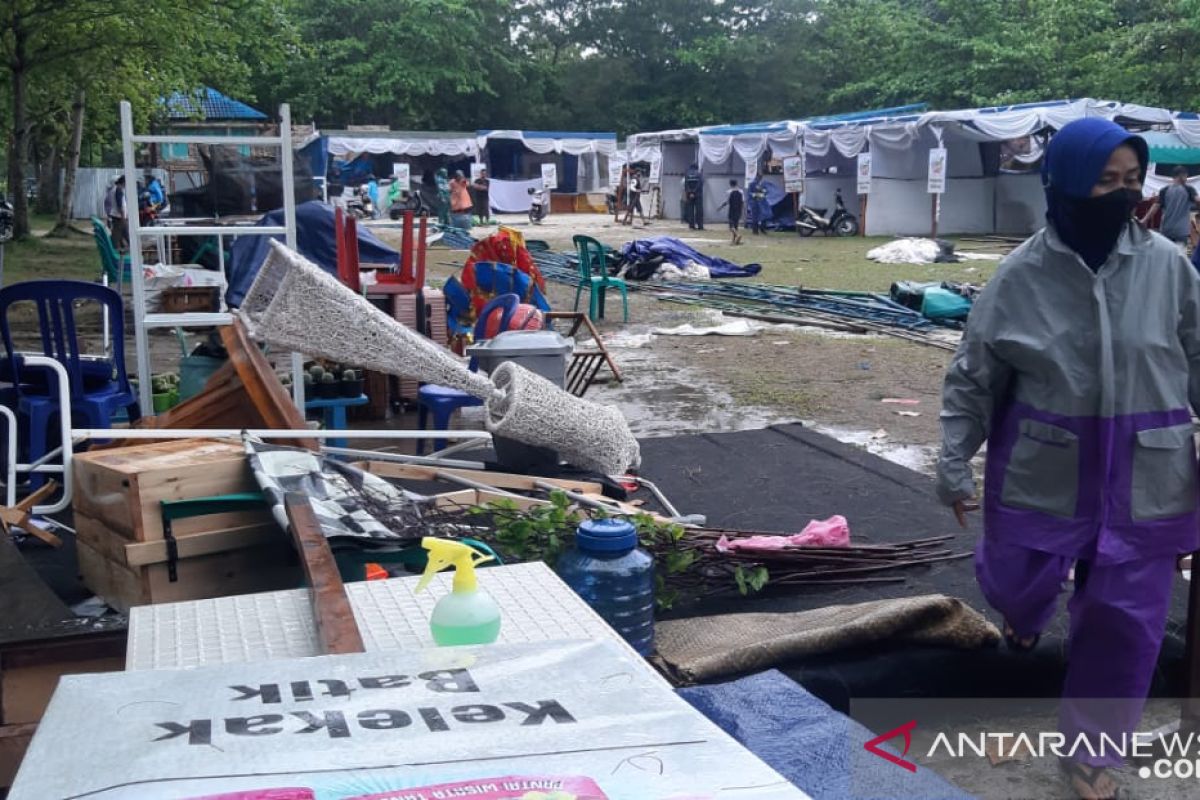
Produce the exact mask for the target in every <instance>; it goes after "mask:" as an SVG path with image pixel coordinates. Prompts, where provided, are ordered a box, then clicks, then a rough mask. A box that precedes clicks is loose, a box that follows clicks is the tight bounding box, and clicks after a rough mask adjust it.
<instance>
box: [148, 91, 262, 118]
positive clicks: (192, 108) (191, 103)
mask: <svg viewBox="0 0 1200 800" xmlns="http://www.w3.org/2000/svg"><path fill="white" fill-rule="evenodd" d="M197 99H199V107H197V102H196V101H197ZM163 103H164V104H165V105H166V107H167V115H168V116H169V117H170V118H171V119H196V118H200V119H205V120H223V119H238V120H266V119H267V115H266V114H264V113H262V112H261V111H259V110H258V109H256V108H251V107H250V106H248V105H246V104H245V103H243V102H242V101H241V100H234V99H233V98H232V97H227V96H225V95H223V94H221V93H220V92H218V91H217V90H216V89H213V88H212V87H211V86H205V87H203V88H202V89H199V90H197V91H195V92H186V93H185V92H175V93H174V94H172V95H171V96H170V97H167V98H164V99H163Z"/></svg>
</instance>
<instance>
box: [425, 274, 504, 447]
mask: <svg viewBox="0 0 1200 800" xmlns="http://www.w3.org/2000/svg"><path fill="white" fill-rule="evenodd" d="M520 303H521V298H520V297H519V296H517V295H515V294H502V295H498V296H496V297H493V298H492V299H491V300H490V301H488V304H487V305H486V306H484V307H483V310H482V311H480V312H479V319H477V320H475V341H477V342H481V341H483V340H484V339H486V338H487V321H488V318H489V317H491V316H492V313H493V312H494V311H496V309H501V312H500V327H499V328H498V329H497V330H501V331H503V330H508V321H509V320H510V319H512V315H513V313H514V312H515V311H516V310H517V306H518V305H519V304H520ZM476 367H477V365H476V364H475V359H474V358H472V359H471V363H470V364H469V365H468V368H469V369H470V370H471V371H472V372H474V371H475V369H476ZM481 405H483V401H482V400H480V399H479V398H478V397H475V396H474V395H470V394H467V393H466V392H464V391H462V390H461V389H455V388H454V387H452V386H439V385H438V384H436V383H426V384H424V385H423V386H421V388H420V389H418V390H417V427H418V428H420V429H421V430H425V425H426V423H427V422H428V421H429V412H431V411H432V412H433V426H434V430H439V431H444V430H449V425H450V416H451V415H452V414H453V413H454V412H455V411H457V410H458V409H460V408H469V407H471V406H481ZM445 446H446V440H445V439H434V440H433V449H434V450H435V451H437V450H441V449H442V448H444V447H445ZM424 452H425V440H424V439H418V440H417V455H421V454H422V453H424Z"/></svg>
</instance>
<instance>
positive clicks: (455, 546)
mask: <svg viewBox="0 0 1200 800" xmlns="http://www.w3.org/2000/svg"><path fill="white" fill-rule="evenodd" d="M421 547H424V548H425V549H426V550H428V551H429V564H428V566H426V567H425V574H424V575H422V576H421V581H420V583H418V584H417V591H418V592H420V591H423V590H424V589H425V587H427V586H428V585H429V582H430V581H431V580H433V576H434V575H435V574H436V573H438V572H440V571H442V570H443V569H445V568H446V567H450V566H453V567H454V585H453V588H452V590H451V592H450V594H448V595H446V596H445V597H443V598H442V599H441V600H438V602H437V605H436V606H434V607H433V616H432V617H430V618H429V629H430V631H431V632H432V633H433V640H434V641H435V642H437V643H438V644H439V645H442V646H443V647H444V646H448V645H457V644H490V643H492V642H494V641H496V637H497V636H499V635H500V607H499V606H497V605H496V601H495V600H493V599H492V598H491V597H489V596H488V595H487V594H486V593H484V592H482V591H480V590H479V585H478V583H477V582H476V580H475V567H476V566H477V565H479V564H482V563H483V562H485V561H491V560H492V556H489V555H485V554H484V553H480V552H478V551H477V550H475V549H473V548H472V547H470V546H469V545H465V544H463V543H462V542H454V541H451V540H449V539H437V538H434V537H432V536H426V537H425V538H423V539H421Z"/></svg>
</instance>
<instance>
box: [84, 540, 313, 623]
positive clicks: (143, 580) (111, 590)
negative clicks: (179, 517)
mask: <svg viewBox="0 0 1200 800" xmlns="http://www.w3.org/2000/svg"><path fill="white" fill-rule="evenodd" d="M75 523H76V525H77V526H78V527H79V529H80V530H85V529H88V530H91V531H93V532H94V531H95V530H97V529H99V530H103V526H102V525H100V524H99V523H97V522H95V521H94V520H89V519H88V518H87V517H81V516H76V518H75ZM271 534H272V535H273V536H274V537H275V538H276V539H277V541H273V542H268V543H266V544H254V545H252V546H249V547H246V546H240V545H239V546H237V547H236V549H231V550H224V551H218V552H212V553H208V554H207V555H200V556H194V557H191V558H188V557H186V556H185V555H184V554H183V553H181V554H180V559H179V562H178V565H177V566H176V576H177V580H174V581H172V580H171V579H170V574H169V571H168V566H167V564H166V563H165V562H166V558H165V556H164V558H163V562H162V563H156V564H148V565H145V566H130V565H126V564H122V563H120V562H118V561H116V560H111V559H109V558H106V557H105V556H106V551H105V549H104V546H101V547H100V548H96V547H92V546H91V544H89V542H94V541H95V539H94V538H92V537H90V536H85V535H83V534H81V535H80V536H79V539H78V541H77V542H76V552H77V554H78V557H79V571H80V574H81V575H82V577H83V584H84V586H87V587H88V588H89V589H91V590H92V591H93V592H95V593H96V594H98V595H100V596H101V597H103V598H104V600H105V602H107V603H108V604H109V605H110V606H112V607H113V608H115V609H117V610H118V611H122V612H128V611H129V609H130V608H132V607H133V606H142V605H151V604H154V603H174V602H178V601H181V600H205V599H208V598H212V597H227V596H229V595H235V594H253V593H256V592H272V591H277V590H280V589H294V588H296V587H297V586H300V585H301V584H302V582H303V579H302V575H301V572H300V566H299V562H298V560H297V558H296V553H295V550H294V549H292V546H291V543H290V542H289V541H288V540H287V539H286V538H285V535H284V532H283V530H282V529H281V528H279V527H278V526H276V527H275V530H274V531H271ZM111 536H112V535H111V534H109V539H110V541H111ZM197 536H200V537H202V536H203V534H199V535H197ZM191 538H195V537H187V539H180V543H181V545H182V544H183V543H184V542H186V541H188V539H191ZM252 541H253V539H252Z"/></svg>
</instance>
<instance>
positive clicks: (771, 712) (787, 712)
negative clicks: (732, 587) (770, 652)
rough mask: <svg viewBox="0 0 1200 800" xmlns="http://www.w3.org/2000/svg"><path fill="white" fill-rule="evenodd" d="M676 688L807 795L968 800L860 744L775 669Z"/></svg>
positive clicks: (829, 799)
mask: <svg viewBox="0 0 1200 800" xmlns="http://www.w3.org/2000/svg"><path fill="white" fill-rule="evenodd" d="M679 694H680V696H682V697H683V699H684V700H686V701H688V702H689V703H691V704H692V705H693V706H694V707H695V708H696V710H697V711H699V712H700V713H702V714H703V715H704V716H706V717H708V718H709V719H710V720H712V721H713V722H714V723H715V724H716V725H717V726H718V727H720V728H721V729H722V730H724V731H725V732H726V733H728V734H729V735H730V736H732V737H733V738H734V739H737V740H738V742H740V743H741V744H742V745H743V746H744V747H745V748H746V749H747V750H749V751H750V752H752V753H754V754H755V755H756V756H758V757H759V758H760V759H762V760H763V761H765V762H766V763H767V765H768V766H770V767H772V768H774V769H775V771H776V772H778V773H779V774H780V775H782V776H783V777H785V778H787V779H788V780H789V781H791V782H792V783H793V784H795V785H796V786H797V787H799V788H800V789H801V790H803V791H804V792H805V793H807V794H808V795H809V796H811V797H812V798H813V799H814V800H845V798H850V797H862V798H868V797H870V798H884V797H920V798H923V800H970V795H969V794H967V793H966V792H964V791H962V790H961V789H958V788H957V787H955V786H953V785H951V784H949V783H947V782H946V781H945V780H943V779H942V778H941V777H940V776H938V775H937V774H936V773H934V772H931V771H930V770H928V769H926V768H924V767H918V768H917V771H916V772H909V771H907V770H905V769H902V768H900V767H898V766H897V765H895V764H892V763H890V762H888V761H884V760H883V759H882V758H879V757H878V756H875V755H873V754H871V753H869V752H867V751H866V749H865V748H864V745H865V744H866V743H867V742H869V741H871V740H872V739H874V738H875V734H874V733H872V732H871V731H869V730H867V729H866V728H864V727H863V726H862V725H860V724H858V723H857V722H855V721H854V720H852V719H850V718H849V717H847V716H846V715H844V714H840V713H838V712H837V711H834V710H833V709H832V708H830V707H829V706H828V705H826V704H825V703H824V702H823V701H822V700H820V699H819V698H817V697H814V696H813V695H812V694H809V693H808V692H807V691H805V690H804V688H803V687H801V686H800V685H799V684H798V683H796V682H795V681H793V680H791V679H790V678H788V677H787V676H786V675H784V674H783V673H782V672H779V671H778V670H769V671H767V672H760V673H758V674H757V675H751V676H749V677H746V678H742V679H741V680H737V681H733V682H731V683H721V684H716V685H714V686H692V687H688V688H685V689H680V690H679ZM902 721H903V720H902ZM892 744H893V743H891V742H889V743H888V745H889V748H890V747H891V745H892Z"/></svg>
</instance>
